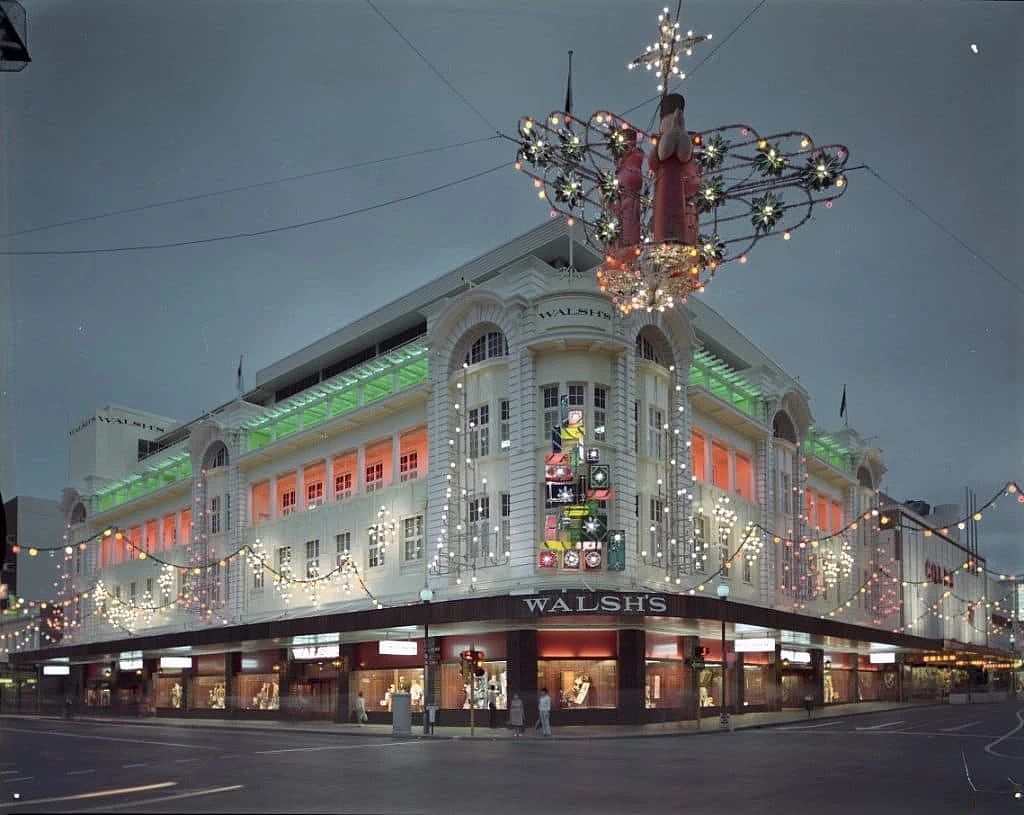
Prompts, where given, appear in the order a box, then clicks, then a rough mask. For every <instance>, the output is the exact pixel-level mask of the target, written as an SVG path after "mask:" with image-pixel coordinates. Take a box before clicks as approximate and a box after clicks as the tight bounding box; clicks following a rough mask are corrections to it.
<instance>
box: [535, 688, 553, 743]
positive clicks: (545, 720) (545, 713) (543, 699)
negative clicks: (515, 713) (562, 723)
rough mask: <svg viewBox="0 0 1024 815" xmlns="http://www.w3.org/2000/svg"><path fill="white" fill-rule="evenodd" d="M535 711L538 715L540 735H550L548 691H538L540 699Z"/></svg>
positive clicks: (549, 698) (543, 689)
mask: <svg viewBox="0 0 1024 815" xmlns="http://www.w3.org/2000/svg"><path fill="white" fill-rule="evenodd" d="M537 711H538V712H539V713H540V734H541V735H542V736H550V735H551V697H550V696H548V689H547V688H541V689H540V698H539V699H538V700H537Z"/></svg>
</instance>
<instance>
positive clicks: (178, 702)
mask: <svg viewBox="0 0 1024 815" xmlns="http://www.w3.org/2000/svg"><path fill="white" fill-rule="evenodd" d="M155 695H156V706H157V707H163V708H170V709H171V710H181V709H182V708H183V707H184V698H185V687H184V685H183V684H182V678H181V673H180V672H178V673H175V674H170V675H168V674H164V673H161V674H160V675H159V676H158V677H157V678H156V682H155Z"/></svg>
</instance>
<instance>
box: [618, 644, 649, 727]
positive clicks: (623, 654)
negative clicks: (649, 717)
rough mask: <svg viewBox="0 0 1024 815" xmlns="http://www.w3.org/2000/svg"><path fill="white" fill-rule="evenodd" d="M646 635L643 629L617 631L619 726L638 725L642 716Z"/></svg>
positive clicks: (645, 672)
mask: <svg viewBox="0 0 1024 815" xmlns="http://www.w3.org/2000/svg"><path fill="white" fill-rule="evenodd" d="M645 653H646V634H645V632H644V631H643V629H628V630H625V631H619V704H618V708H619V710H618V717H617V718H618V723H619V724H640V723H641V722H642V721H643V715H644V684H645V680H646V674H647V671H646V664H645Z"/></svg>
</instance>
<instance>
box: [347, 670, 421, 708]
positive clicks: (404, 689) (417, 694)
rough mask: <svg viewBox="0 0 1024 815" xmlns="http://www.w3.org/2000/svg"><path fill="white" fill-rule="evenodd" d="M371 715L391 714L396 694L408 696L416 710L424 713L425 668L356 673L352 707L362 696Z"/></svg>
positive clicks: (352, 681) (351, 683) (352, 680)
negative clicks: (392, 698)
mask: <svg viewBox="0 0 1024 815" xmlns="http://www.w3.org/2000/svg"><path fill="white" fill-rule="evenodd" d="M360 691H361V692H362V694H363V700H364V701H365V703H366V712H367V713H373V712H375V711H376V712H378V713H390V712H391V697H392V694H394V693H408V694H409V700H410V702H411V704H412V709H413V710H414V711H422V710H423V669H422V668H378V669H376V670H363V671H353V672H352V673H351V674H350V675H349V695H350V699H349V704H350V706H352V705H354V704H355V701H354V700H355V698H356V696H357V695H358V694H359V693H360Z"/></svg>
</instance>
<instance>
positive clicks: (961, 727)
mask: <svg viewBox="0 0 1024 815" xmlns="http://www.w3.org/2000/svg"><path fill="white" fill-rule="evenodd" d="M976 724H981V722H968V723H967V724H958V725H957V726H956V727H940V728H939V730H940V731H941V732H943V733H952V732H953V731H954V730H966V729H967V728H968V727H974V725H976Z"/></svg>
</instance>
